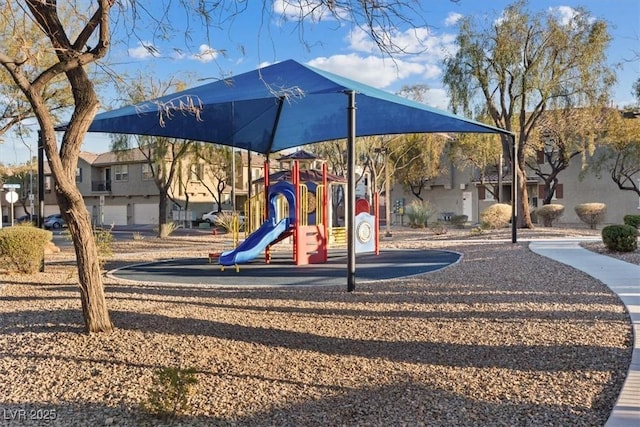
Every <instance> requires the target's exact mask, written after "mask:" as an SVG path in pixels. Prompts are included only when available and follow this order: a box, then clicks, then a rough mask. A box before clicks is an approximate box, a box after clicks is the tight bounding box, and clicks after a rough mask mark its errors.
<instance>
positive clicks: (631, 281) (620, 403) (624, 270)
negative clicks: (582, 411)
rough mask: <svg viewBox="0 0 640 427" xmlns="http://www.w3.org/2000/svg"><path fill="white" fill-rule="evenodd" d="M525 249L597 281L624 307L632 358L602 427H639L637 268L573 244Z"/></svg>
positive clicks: (536, 243) (639, 302)
mask: <svg viewBox="0 0 640 427" xmlns="http://www.w3.org/2000/svg"><path fill="white" fill-rule="evenodd" d="M529 248H530V249H531V251H532V252H535V253H537V254H540V255H543V256H545V257H548V258H551V259H554V260H556V261H558V262H561V263H563V264H567V265H570V266H571V267H574V268H575V269H577V270H580V271H583V272H585V273H587V274H588V275H590V276H592V277H595V278H596V279H598V280H600V281H601V282H603V283H604V284H605V285H607V286H608V287H609V289H611V290H612V291H613V292H615V293H616V294H617V295H618V296H619V297H620V299H621V300H622V302H623V303H624V305H625V306H626V307H627V311H628V312H629V316H630V317H631V322H632V324H633V336H634V340H633V355H632V358H631V364H630V366H629V372H628V373H627V378H626V380H625V382H624V385H623V387H622V391H621V392H620V395H619V396H618V400H617V402H616V405H615V407H614V408H613V411H612V412H611V415H610V416H609V419H608V420H607V423H606V424H605V427H637V426H640V266H638V265H634V264H630V263H627V262H624V261H620V260H618V259H615V258H612V257H608V256H605V255H599V254H597V253H595V252H592V251H589V250H587V249H584V248H582V247H581V246H580V242H579V241H577V240H541V241H531V242H530V243H529Z"/></svg>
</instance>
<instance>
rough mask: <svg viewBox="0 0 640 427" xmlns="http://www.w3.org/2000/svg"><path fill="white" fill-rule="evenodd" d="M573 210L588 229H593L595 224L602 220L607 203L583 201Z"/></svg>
mask: <svg viewBox="0 0 640 427" xmlns="http://www.w3.org/2000/svg"><path fill="white" fill-rule="evenodd" d="M574 210H575V211H576V215H578V218H580V221H582V222H584V223H585V224H587V225H589V228H590V229H592V230H595V229H596V226H597V225H598V224H600V223H601V222H602V221H604V216H605V214H606V213H607V205H605V204H604V203H583V204H581V205H578V206H576V207H575V208H574Z"/></svg>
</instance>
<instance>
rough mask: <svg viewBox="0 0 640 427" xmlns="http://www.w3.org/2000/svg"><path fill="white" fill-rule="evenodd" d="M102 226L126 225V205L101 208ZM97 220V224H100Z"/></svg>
mask: <svg viewBox="0 0 640 427" xmlns="http://www.w3.org/2000/svg"><path fill="white" fill-rule="evenodd" d="M102 215H103V218H102V224H103V225H111V224H113V225H127V205H124V206H103V207H102ZM100 222H101V221H100V219H98V223H100Z"/></svg>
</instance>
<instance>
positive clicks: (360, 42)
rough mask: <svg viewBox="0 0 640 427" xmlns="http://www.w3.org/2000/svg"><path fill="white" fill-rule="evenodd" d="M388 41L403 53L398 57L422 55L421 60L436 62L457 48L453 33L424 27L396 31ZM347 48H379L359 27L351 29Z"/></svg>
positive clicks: (372, 51)
mask: <svg viewBox="0 0 640 427" xmlns="http://www.w3.org/2000/svg"><path fill="white" fill-rule="evenodd" d="M388 36H389V40H388V42H389V43H391V44H392V45H394V46H397V47H398V48H399V49H401V50H402V51H403V52H405V53H404V54H399V55H397V56H399V57H407V56H411V57H413V58H415V57H416V56H419V57H422V58H423V59H422V60H423V61H426V62H431V63H436V62H439V61H441V60H442V59H443V58H444V57H445V56H446V54H447V53H448V52H451V51H455V50H457V47H456V44H455V40H456V36H455V34H449V33H444V34H440V35H436V34H433V32H432V31H431V30H429V29H428V28H425V27H421V28H414V29H409V30H407V31H404V32H400V31H396V32H393V33H391V34H389V35H388ZM348 42H349V48H350V49H351V50H355V51H356V52H366V53H378V52H379V51H380V50H379V48H378V46H377V45H376V43H375V42H374V41H373V40H371V37H370V36H369V35H368V34H367V33H365V32H364V31H362V30H361V29H359V28H358V29H355V30H353V31H351V33H350V34H349V36H348Z"/></svg>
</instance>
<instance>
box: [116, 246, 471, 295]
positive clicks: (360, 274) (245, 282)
mask: <svg viewBox="0 0 640 427" xmlns="http://www.w3.org/2000/svg"><path fill="white" fill-rule="evenodd" d="M460 256H461V255H460V254H458V253H455V252H449V251H440V250H414V249H394V250H383V251H380V254H379V255H375V254H358V255H357V256H356V263H355V265H356V275H355V277H356V283H360V282H371V281H385V280H390V279H397V278H401V277H408V276H415V275H419V274H424V273H428V272H431V271H436V270H439V269H441V268H444V267H446V266H448V265H451V264H453V263H455V262H457V261H458V260H459V259H460ZM239 267H240V270H239V271H236V269H235V268H234V267H225V268H224V271H222V270H221V266H220V265H218V264H216V263H215V261H214V263H210V262H209V260H208V258H206V257H203V258H188V259H171V260H164V261H158V262H153V263H145V264H136V265H131V266H127V267H124V268H121V269H117V270H113V271H111V272H109V274H110V275H111V276H113V277H116V278H119V279H125V280H132V281H136V282H152V283H154V284H157V283H168V284H174V285H175V284H184V285H187V284H189V285H193V284H197V285H211V286H233V287H249V286H339V285H344V286H346V284H347V270H348V268H347V254H346V252H345V251H344V250H342V251H331V252H330V254H329V259H328V262H327V263H325V264H311V265H302V266H296V265H295V264H294V263H293V260H292V258H291V254H290V253H286V254H284V253H282V254H279V253H274V254H273V256H272V260H271V263H270V264H265V262H264V257H258V258H256V259H255V260H253V261H252V262H251V263H248V264H242V265H240V266H239Z"/></svg>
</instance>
